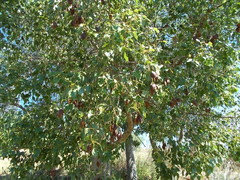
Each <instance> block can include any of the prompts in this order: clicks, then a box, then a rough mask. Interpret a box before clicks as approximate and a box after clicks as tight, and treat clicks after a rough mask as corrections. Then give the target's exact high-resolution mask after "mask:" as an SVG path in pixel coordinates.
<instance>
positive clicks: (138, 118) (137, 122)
mask: <svg viewBox="0 0 240 180" xmlns="http://www.w3.org/2000/svg"><path fill="white" fill-rule="evenodd" d="M141 123H142V116H141V115H140V114H139V113H138V114H137V116H136V118H135V119H134V124H136V125H137V124H141Z"/></svg>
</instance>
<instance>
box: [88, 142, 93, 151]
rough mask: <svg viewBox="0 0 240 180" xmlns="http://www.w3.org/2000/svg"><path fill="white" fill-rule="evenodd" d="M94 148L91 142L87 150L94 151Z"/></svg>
mask: <svg viewBox="0 0 240 180" xmlns="http://www.w3.org/2000/svg"><path fill="white" fill-rule="evenodd" d="M92 150H93V145H92V144H89V145H88V146H87V152H88V153H92Z"/></svg>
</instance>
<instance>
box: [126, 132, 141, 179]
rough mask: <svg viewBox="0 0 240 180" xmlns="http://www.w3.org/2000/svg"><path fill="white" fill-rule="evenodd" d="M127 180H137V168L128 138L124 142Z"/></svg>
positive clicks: (131, 144)
mask: <svg viewBox="0 0 240 180" xmlns="http://www.w3.org/2000/svg"><path fill="white" fill-rule="evenodd" d="M125 145H126V161H127V180H137V179H138V178H137V168H136V163H135V158H134V153H133V140H132V136H129V137H128V139H127V140H126V143H125Z"/></svg>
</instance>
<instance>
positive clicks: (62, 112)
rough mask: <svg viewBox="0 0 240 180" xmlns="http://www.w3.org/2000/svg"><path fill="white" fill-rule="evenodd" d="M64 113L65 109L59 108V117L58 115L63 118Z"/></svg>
mask: <svg viewBox="0 0 240 180" xmlns="http://www.w3.org/2000/svg"><path fill="white" fill-rule="evenodd" d="M63 114H64V111H63V109H59V110H58V112H57V117H58V118H62V117H63Z"/></svg>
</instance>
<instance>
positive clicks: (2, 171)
mask: <svg viewBox="0 0 240 180" xmlns="http://www.w3.org/2000/svg"><path fill="white" fill-rule="evenodd" d="M9 165H10V161H9V160H8V159H0V175H6V174H7V173H8V172H9V171H8V167H9Z"/></svg>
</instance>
